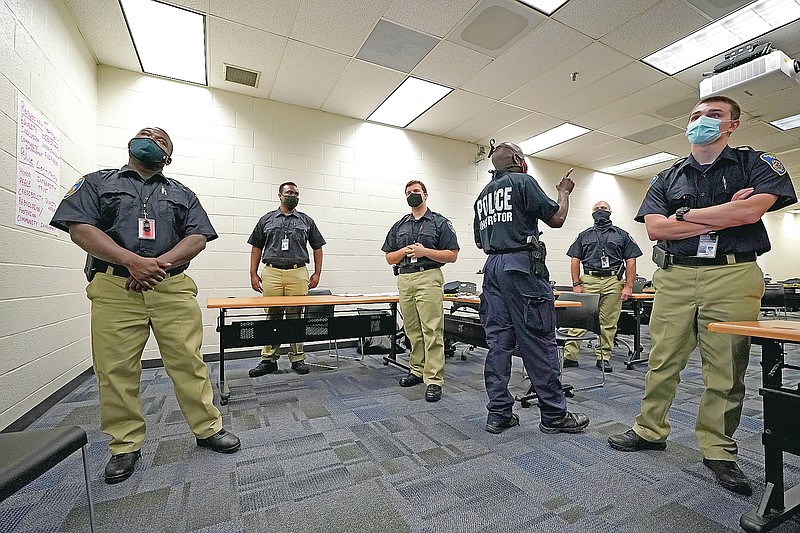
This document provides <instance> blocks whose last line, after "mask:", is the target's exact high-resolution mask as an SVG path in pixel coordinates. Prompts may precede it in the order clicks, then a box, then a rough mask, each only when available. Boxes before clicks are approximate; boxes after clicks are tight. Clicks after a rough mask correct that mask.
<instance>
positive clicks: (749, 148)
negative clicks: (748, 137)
mask: <svg viewBox="0 0 800 533" xmlns="http://www.w3.org/2000/svg"><path fill="white" fill-rule="evenodd" d="M735 149H736V150H741V151H743V152H756V151H757V150H756V149H755V148H753V147H752V146H737V147H736V148H735Z"/></svg>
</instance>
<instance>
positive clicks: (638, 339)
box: [625, 299, 647, 370]
mask: <svg viewBox="0 0 800 533" xmlns="http://www.w3.org/2000/svg"><path fill="white" fill-rule="evenodd" d="M631 300H632V302H631V303H632V304H633V317H634V319H636V329H635V330H634V331H633V352H632V353H631V357H630V359H628V362H627V363H625V368H627V369H628V370H631V369H632V368H633V367H634V366H635V365H641V364H644V363H647V359H643V358H642V351H644V350H643V347H642V307H643V305H644V304H643V303H642V300H633V299H631Z"/></svg>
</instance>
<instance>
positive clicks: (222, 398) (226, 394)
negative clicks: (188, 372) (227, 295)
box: [217, 309, 231, 405]
mask: <svg viewBox="0 0 800 533" xmlns="http://www.w3.org/2000/svg"><path fill="white" fill-rule="evenodd" d="M224 328H225V309H220V311H219V323H218V324H217V331H219V333H220V335H219V380H218V381H217V389H218V390H219V403H220V405H226V404H227V403H228V398H230V397H231V391H230V389H229V388H228V384H227V383H226V382H225V342H224V341H223V340H222V339H223V335H222V330H223V329H224Z"/></svg>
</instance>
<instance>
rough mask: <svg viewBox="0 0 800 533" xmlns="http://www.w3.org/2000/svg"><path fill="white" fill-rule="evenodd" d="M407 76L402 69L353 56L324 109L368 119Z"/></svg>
mask: <svg viewBox="0 0 800 533" xmlns="http://www.w3.org/2000/svg"><path fill="white" fill-rule="evenodd" d="M405 77H406V76H405V74H403V73H402V72H397V71H396V70H391V69H388V68H383V67H379V66H377V65H373V64H372V63H367V62H365V61H360V60H358V59H354V60H353V61H352V62H351V63H350V64H349V65H348V66H347V68H346V69H345V70H344V73H343V74H342V77H341V78H340V79H339V81H338V83H337V84H336V86H335V87H334V88H333V91H331V94H330V96H328V99H327V100H326V101H325V105H323V106H322V110H323V111H328V112H330V113H338V114H340V115H345V116H348V117H356V118H360V119H366V118H367V117H368V116H369V115H370V113H372V112H373V111H374V110H375V108H377V107H378V106H379V105H380V104H381V102H383V100H384V99H386V97H387V96H388V95H389V94H390V93H391V92H392V91H393V90H394V89H395V88H397V86H398V85H400V84H401V83H402V82H403V80H404V79H405Z"/></svg>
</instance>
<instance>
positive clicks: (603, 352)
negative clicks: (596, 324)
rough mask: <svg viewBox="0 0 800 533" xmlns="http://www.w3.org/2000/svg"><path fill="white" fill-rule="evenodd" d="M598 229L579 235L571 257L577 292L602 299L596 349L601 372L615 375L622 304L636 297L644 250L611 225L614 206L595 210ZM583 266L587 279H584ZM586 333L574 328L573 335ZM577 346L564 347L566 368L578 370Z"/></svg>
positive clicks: (598, 205)
mask: <svg viewBox="0 0 800 533" xmlns="http://www.w3.org/2000/svg"><path fill="white" fill-rule="evenodd" d="M592 218H593V219H594V225H593V226H592V227H590V228H588V229H586V230H584V231H582V232H580V233H579V234H578V237H577V238H576V239H575V242H573V243H572V246H570V247H569V250H567V255H568V256H569V257H571V258H572V259H571V261H570V274H571V275H572V287H573V292H578V293H581V292H587V293H591V294H599V295H600V343H598V345H597V347H596V348H595V355H596V356H597V363H595V365H596V366H597V368H600V369H602V370H603V371H604V372H612V371H613V370H614V369H613V367H612V366H611V363H610V359H611V348H612V346H613V345H614V336H615V335H616V334H617V321H618V320H619V314H620V312H621V311H622V302H623V301H625V300H627V299H628V298H630V296H631V294H632V293H633V280H634V279H635V278H636V258H637V257H639V256H640V255H642V250H641V249H639V246H638V245H637V244H636V242H635V241H634V240H633V238H632V237H631V236H630V234H628V232H627V231H625V230H624V229H622V228H620V227H617V226H615V225H613V224H612V223H611V206H610V205H609V204H608V202H604V201H599V202H597V203H596V204H594V206H592ZM581 264H583V276H581V275H580V272H581V270H580V269H581ZM583 331H584V330H581V329H576V328H570V330H569V334H570V335H582V334H583ZM579 351H580V347H579V346H578V343H577V342H574V341H571V342H568V343H566V344H565V345H564V366H565V367H570V366H572V367H575V366H578V352H579Z"/></svg>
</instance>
